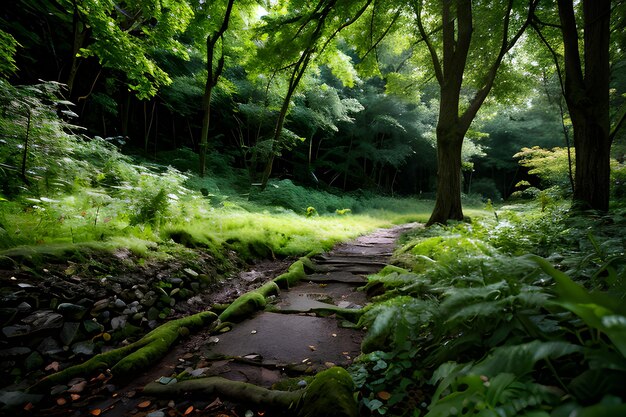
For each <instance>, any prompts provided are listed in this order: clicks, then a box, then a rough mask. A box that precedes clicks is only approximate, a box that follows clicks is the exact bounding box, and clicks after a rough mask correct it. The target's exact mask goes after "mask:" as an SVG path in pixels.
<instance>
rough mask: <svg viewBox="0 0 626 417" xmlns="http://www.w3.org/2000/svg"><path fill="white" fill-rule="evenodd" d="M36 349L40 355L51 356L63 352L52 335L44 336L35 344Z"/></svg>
mask: <svg viewBox="0 0 626 417" xmlns="http://www.w3.org/2000/svg"><path fill="white" fill-rule="evenodd" d="M37 351H38V352H39V353H41V354H42V355H46V356H52V355H56V354H58V353H61V352H63V348H62V347H61V345H60V344H59V342H58V341H57V340H56V339H55V338H54V337H51V336H50V337H46V338H45V339H43V340H42V341H41V343H39V346H37Z"/></svg>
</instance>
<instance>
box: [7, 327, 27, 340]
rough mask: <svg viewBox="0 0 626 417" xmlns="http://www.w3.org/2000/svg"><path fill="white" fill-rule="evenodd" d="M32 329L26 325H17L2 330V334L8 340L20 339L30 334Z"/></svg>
mask: <svg viewBox="0 0 626 417" xmlns="http://www.w3.org/2000/svg"><path fill="white" fill-rule="evenodd" d="M30 332H31V327H30V326H29V325H26V324H15V325H13V326H7V327H3V328H2V333H3V334H4V335H5V336H6V337H7V338H9V339H10V338H13V337H20V336H25V335H27V334H30Z"/></svg>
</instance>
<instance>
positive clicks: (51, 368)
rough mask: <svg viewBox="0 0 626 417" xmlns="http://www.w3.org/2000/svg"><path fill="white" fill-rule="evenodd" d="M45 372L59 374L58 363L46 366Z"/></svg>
mask: <svg viewBox="0 0 626 417" xmlns="http://www.w3.org/2000/svg"><path fill="white" fill-rule="evenodd" d="M45 369H46V371H54V372H59V362H57V361H54V362H52V363H51V364H50V365H48V366H46V368H45Z"/></svg>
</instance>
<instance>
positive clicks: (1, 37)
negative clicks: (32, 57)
mask: <svg viewBox="0 0 626 417" xmlns="http://www.w3.org/2000/svg"><path fill="white" fill-rule="evenodd" d="M17 47H18V43H17V41H16V40H15V38H14V37H13V36H11V34H9V33H7V32H5V31H4V30H2V29H0V76H2V77H8V76H9V75H11V74H13V73H14V72H15V71H16V70H17V67H16V66H15V52H16V51H17Z"/></svg>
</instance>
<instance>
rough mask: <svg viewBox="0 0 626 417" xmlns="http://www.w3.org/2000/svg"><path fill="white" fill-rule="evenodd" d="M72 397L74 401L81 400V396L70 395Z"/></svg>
mask: <svg viewBox="0 0 626 417" xmlns="http://www.w3.org/2000/svg"><path fill="white" fill-rule="evenodd" d="M70 397H71V398H72V401H78V400H80V394H70Z"/></svg>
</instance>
